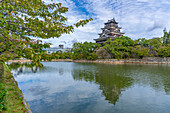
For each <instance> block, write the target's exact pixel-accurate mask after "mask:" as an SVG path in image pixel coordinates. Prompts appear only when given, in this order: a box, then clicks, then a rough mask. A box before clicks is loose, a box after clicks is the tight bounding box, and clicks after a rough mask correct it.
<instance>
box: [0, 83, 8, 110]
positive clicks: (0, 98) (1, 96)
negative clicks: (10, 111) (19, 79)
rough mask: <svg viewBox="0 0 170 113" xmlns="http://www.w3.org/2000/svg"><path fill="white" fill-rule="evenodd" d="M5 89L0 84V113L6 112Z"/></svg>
mask: <svg viewBox="0 0 170 113" xmlns="http://www.w3.org/2000/svg"><path fill="white" fill-rule="evenodd" d="M6 93H7V91H6V89H5V88H4V87H3V85H2V84H0V112H2V110H6V109H7V108H6Z"/></svg>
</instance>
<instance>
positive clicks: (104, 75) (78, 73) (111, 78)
mask: <svg viewBox="0 0 170 113" xmlns="http://www.w3.org/2000/svg"><path fill="white" fill-rule="evenodd" d="M95 68H97V69H95V70H98V71H97V72H96V71H95V70H93V69H86V68H82V69H78V70H77V69H75V70H74V71H73V72H72V74H73V78H74V80H85V81H88V82H94V83H96V84H99V89H100V90H102V94H103V95H104V96H105V100H107V101H109V103H112V104H114V105H115V104H116V102H117V101H118V100H119V96H120V95H121V92H122V91H124V90H125V89H126V88H128V87H130V86H132V84H133V79H132V78H131V77H126V76H121V75H118V74H117V73H113V72H114V71H113V70H112V69H111V67H107V66H106V67H102V66H101V65H96V67H95ZM108 69H110V71H111V72H108Z"/></svg>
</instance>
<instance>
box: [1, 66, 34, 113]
mask: <svg viewBox="0 0 170 113" xmlns="http://www.w3.org/2000/svg"><path fill="white" fill-rule="evenodd" d="M3 68H4V71H3V74H2V76H0V77H1V78H0V79H1V84H2V85H3V87H4V88H5V89H6V91H7V93H6V106H5V107H6V108H7V109H6V110H3V111H2V113H13V112H16V113H27V112H31V111H30V110H29V107H28V104H27V103H26V101H25V99H24V97H23V94H22V91H21V90H20V89H19V88H18V84H17V82H16V81H15V79H14V77H13V76H12V75H11V72H10V70H9V68H8V67H7V66H6V65H5V64H2V63H0V70H1V71H2V70H3Z"/></svg>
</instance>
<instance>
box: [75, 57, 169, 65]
mask: <svg viewBox="0 0 170 113" xmlns="http://www.w3.org/2000/svg"><path fill="white" fill-rule="evenodd" d="M73 62H89V63H108V64H126V63H134V64H170V57H167V58H160V57H146V58H143V59H121V60H117V59H98V60H95V61H90V60H74V61H73Z"/></svg>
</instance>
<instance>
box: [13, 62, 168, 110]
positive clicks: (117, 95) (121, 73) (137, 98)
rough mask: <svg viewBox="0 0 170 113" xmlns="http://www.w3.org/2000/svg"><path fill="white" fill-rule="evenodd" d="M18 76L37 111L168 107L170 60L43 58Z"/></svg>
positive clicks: (25, 93)
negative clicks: (118, 61) (130, 62)
mask: <svg viewBox="0 0 170 113" xmlns="http://www.w3.org/2000/svg"><path fill="white" fill-rule="evenodd" d="M43 65H44V68H40V69H38V70H37V71H36V73H33V72H32V70H31V69H29V71H28V69H27V68H26V67H25V68H26V70H27V71H23V72H22V73H19V75H17V76H15V78H16V80H17V81H18V83H19V87H20V88H21V89H22V91H23V93H24V96H25V98H26V99H27V101H28V103H29V105H30V107H31V109H32V111H33V112H34V113H68V112H69V113H89V112H92V113H114V112H118V113H123V112H124V113H127V112H129V113H133V112H139V113H143V112H150V111H152V112H155V113H159V112H158V111H161V112H162V111H163V112H164V113H168V111H170V108H169V106H170V95H169V92H170V76H169V73H170V70H169V68H170V67H169V66H167V65H160V66H159V65H109V64H88V63H71V62H44V63H43Z"/></svg>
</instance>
